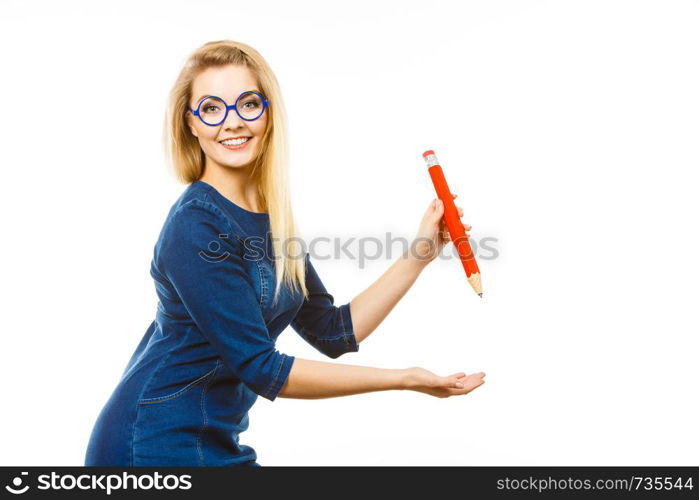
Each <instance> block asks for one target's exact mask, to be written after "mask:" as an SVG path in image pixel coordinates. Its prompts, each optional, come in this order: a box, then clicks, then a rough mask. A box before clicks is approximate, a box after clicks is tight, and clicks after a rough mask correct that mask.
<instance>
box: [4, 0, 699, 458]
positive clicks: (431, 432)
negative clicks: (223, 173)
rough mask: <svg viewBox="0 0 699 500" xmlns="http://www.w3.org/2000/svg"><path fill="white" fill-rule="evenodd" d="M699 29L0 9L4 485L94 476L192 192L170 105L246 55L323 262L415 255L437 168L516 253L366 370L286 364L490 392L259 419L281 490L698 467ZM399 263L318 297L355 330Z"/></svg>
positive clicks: (299, 347)
mask: <svg viewBox="0 0 699 500" xmlns="http://www.w3.org/2000/svg"><path fill="white" fill-rule="evenodd" d="M698 25H699V4H698V3H697V2H696V1H639V0H633V1H631V0H629V1H618V0H617V1H610V0H604V1H590V0H585V1H520V0H511V1H477V2H476V1H470V2H458V1H451V2H447V1H430V2H425V1H422V0H420V1H405V0H402V1H400V2H398V1H395V2H381V1H375V0H374V1H357V0H353V1H352V2H346V3H344V5H340V4H338V3H337V2H309V1H293V2H283V1H279V2H271V1H266V2H265V1H256V2H237V1H225V2H223V1H220V2H214V1H196V2H184V1H173V0H168V1H167V2H165V1H161V2H142V1H139V2H124V1H120V2H109V3H107V2H88V1H85V2H66V1H62V2H48V1H47V2H28V1H24V2H20V1H7V0H5V1H3V2H2V3H1V4H0V47H1V49H0V50H1V51H2V58H1V63H2V78H1V80H0V86H1V87H0V91H1V95H2V118H1V119H0V127H1V130H0V132H1V133H0V136H1V137H2V166H3V168H2V196H1V197H0V208H1V212H0V213H2V233H3V235H2V239H3V242H2V247H1V250H0V252H2V258H1V259H0V266H2V268H1V269H0V271H1V273H2V274H1V276H2V278H0V280H1V281H0V282H1V283H2V284H1V287H2V289H1V293H2V297H1V299H2V327H1V328H2V341H3V344H2V345H3V347H2V350H1V351H0V380H1V381H2V382H1V383H2V398H3V412H2V426H1V431H0V432H2V436H1V442H2V446H1V447H0V462H1V463H2V465H15V464H17V465H19V464H25V465H82V463H83V462H82V461H83V457H84V452H85V447H86V444H87V440H88V437H89V433H90V431H91V428H92V425H93V423H94V420H95V419H96V417H97V414H98V412H99V410H100V409H101V407H102V405H103V404H104V403H105V401H106V399H107V398H108V396H109V394H110V393H111V391H112V389H113V387H114V386H115V385H116V383H117V382H118V378H119V376H120V374H121V372H122V370H123V368H124V366H125V363H126V362H127V361H128V359H129V357H130V355H131V353H132V352H133V349H134V348H135V347H136V345H137V343H138V341H139V340H140V339H141V336H142V335H143V333H144V332H145V330H146V328H147V326H148V325H149V324H150V322H151V321H152V319H153V318H154V315H155V311H156V304H157V298H156V294H155V288H154V285H153V281H152V278H151V277H150V275H149V266H150V260H151V257H152V251H153V246H154V244H155V241H156V239H157V235H158V233H159V231H160V228H161V227H162V224H163V222H164V217H165V215H166V213H167V211H168V209H169V208H170V206H171V204H172V203H173V202H174V201H175V199H176V198H177V196H179V194H180V193H181V192H182V190H183V189H184V188H185V186H184V185H180V184H178V183H177V182H176V181H175V180H174V177H173V176H172V175H170V173H169V172H168V170H167V169H166V166H165V161H164V155H163V152H162V140H161V130H162V123H163V117H164V112H165V103H166V94H167V92H168V91H169V89H170V87H171V85H172V83H173V81H174V79H175V76H176V75H177V73H178V71H179V69H180V66H181V64H182V63H183V62H184V59H185V58H186V56H187V55H188V54H189V53H190V52H191V51H193V50H194V49H195V48H197V47H199V46H200V45H201V44H203V43H205V42H207V41H210V40H218V39H224V38H230V39H234V40H240V41H243V42H245V43H248V44H250V45H252V46H253V47H255V48H257V49H258V50H259V51H260V52H261V53H262V54H263V56H264V57H265V58H266V59H267V61H268V62H269V64H270V65H271V66H272V68H273V69H274V71H275V73H276V75H277V77H278V79H279V81H280V84H281V87H282V91H283V93H284V98H285V99H286V104H287V108H288V112H289V120H290V129H291V151H292V153H291V156H292V195H293V199H294V206H295V213H296V216H297V219H298V221H299V224H300V226H301V229H302V231H303V235H304V237H305V238H306V239H309V238H313V237H316V236H328V237H338V238H343V239H344V238H349V237H361V236H376V237H382V236H383V235H384V234H385V232H386V231H391V233H392V234H394V235H395V236H403V237H406V238H408V237H411V236H412V235H413V234H414V233H415V231H416V229H417V226H418V224H419V221H420V219H421V217H422V214H423V212H424V210H425V209H426V207H427V205H428V204H429V203H430V201H431V200H432V198H433V197H434V189H433V187H432V184H431V182H430V180H429V176H428V175H427V172H426V169H425V165H424V162H423V160H422V157H421V154H422V152H423V151H424V150H426V149H434V150H435V152H436V153H437V156H438V158H439V160H440V162H441V164H442V166H443V168H444V171H445V174H446V176H447V180H448V181H449V184H450V188H451V190H452V192H454V193H457V194H459V198H457V205H459V206H461V207H463V209H464V211H465V215H464V217H463V220H464V222H466V223H468V224H471V225H472V226H473V231H472V236H473V238H474V239H475V240H476V241H479V240H480V239H482V238H486V237H491V238H497V243H496V244H495V245H494V246H496V248H497V251H498V256H497V258H496V259H490V260H487V259H481V260H480V261H479V264H480V268H481V271H482V275H483V283H484V298H483V299H479V298H478V297H477V296H476V295H475V294H474V293H473V291H472V290H471V289H470V287H469V286H468V284H467V282H466V278H465V275H464V273H463V270H462V268H461V266H460V264H459V263H458V261H456V260H441V261H435V262H434V263H433V264H430V266H429V267H428V268H427V269H425V271H424V272H423V274H422V275H421V276H420V278H419V279H418V281H417V282H416V284H415V285H414V286H413V288H412V289H411V290H410V291H409V292H408V293H407V295H406V296H405V297H404V299H403V300H402V301H401V302H400V303H399V304H398V305H397V306H396V307H395V309H394V310H393V311H392V313H391V314H390V315H389V316H388V317H387V318H386V320H385V321H384V322H383V323H382V324H381V325H380V326H379V327H378V329H377V330H376V331H375V332H374V333H373V334H372V335H371V336H370V337H369V338H368V339H367V340H366V341H365V342H363V343H362V344H361V346H360V352H359V353H357V354H348V355H345V356H343V357H341V358H339V359H338V360H336V361H332V360H328V359H327V358H324V357H323V356H322V355H321V354H320V353H318V352H317V351H315V350H314V349H313V348H312V347H310V346H309V345H307V344H305V343H304V342H303V340H302V339H301V338H300V337H299V336H298V335H297V334H296V333H295V332H294V331H293V330H292V329H291V328H288V329H287V330H286V331H285V332H284V333H283V334H282V335H281V337H280V339H279V341H278V342H277V346H278V348H279V349H280V350H281V351H282V352H286V353H289V354H293V355H295V356H298V357H304V358H312V359H318V360H327V361H331V362H342V363H347V364H357V365H367V366H380V367H393V368H404V367H408V366H413V365H418V366H423V367H425V368H427V369H430V370H432V371H434V372H436V373H439V374H444V375H446V374H449V373H453V372H456V371H462V370H463V371H466V372H473V371H480V370H483V371H485V372H486V374H487V376H486V379H487V382H486V384H485V385H484V386H482V387H481V388H479V389H477V390H476V391H475V392H473V393H472V394H470V395H467V396H463V397H452V398H448V399H437V398H431V397H429V396H427V395H424V394H420V393H414V392H400V391H394V392H376V393H370V394H364V395H359V396H352V397H345V398H333V399H325V400H317V401H305V400H291V399H284V398H279V399H277V401H275V402H269V401H267V400H265V399H263V398H259V399H258V402H257V403H256V405H255V406H254V407H253V409H252V410H251V414H250V418H251V424H250V428H249V430H248V431H247V432H245V433H244V434H242V435H241V443H244V444H249V445H252V446H253V447H254V448H255V450H256V451H257V453H258V460H259V462H260V463H261V464H262V465H318V464H323V465H325V464H327V465H339V464H344V465H697V464H699V460H697V449H698V448H699V439H698V436H697V427H696V422H697V421H699V415H698V413H699V412H698V406H697V382H699V380H698V378H699V377H698V368H697V364H696V355H697V348H698V346H699V342H698V341H697V334H698V333H699V329H698V328H697V325H698V320H697V284H698V283H699V272H698V271H699V269H698V267H699V266H698V264H697V252H698V251H699V238H698V237H697V227H696V215H697V213H698V212H699V211H698V209H699V201H697V195H696V188H697V176H696V171H697V167H699V164H698V160H699V148H697V137H698V135H697V134H698V133H699V121H698V119H697V117H698V116H699V99H698V97H697V96H698V93H697V89H698V88H699V71H698V66H697V56H698V55H699V30H697V26H698ZM448 248H449V247H448ZM396 258H397V254H396V252H394V254H393V256H392V258H391V259H388V258H385V256H384V257H383V258H381V259H378V260H374V261H371V262H368V263H366V265H365V266H364V267H363V268H360V267H359V262H358V261H357V260H352V259H350V258H348V257H343V258H341V259H333V260H326V261H316V269H317V270H318V272H319V274H320V276H321V278H322V279H323V282H324V284H325V285H326V287H327V288H328V290H329V291H330V292H331V293H332V294H333V295H334V297H335V301H336V304H342V303H346V302H349V301H350V300H351V299H352V298H353V297H354V296H355V295H357V294H359V293H360V292H361V291H362V290H364V289H365V288H366V287H367V286H369V285H370V284H371V283H372V282H373V281H374V280H376V279H377V278H378V277H379V276H380V275H381V274H382V273H383V272H384V271H385V270H386V269H387V268H388V267H389V265H390V264H391V263H392V262H393V261H395V259H396Z"/></svg>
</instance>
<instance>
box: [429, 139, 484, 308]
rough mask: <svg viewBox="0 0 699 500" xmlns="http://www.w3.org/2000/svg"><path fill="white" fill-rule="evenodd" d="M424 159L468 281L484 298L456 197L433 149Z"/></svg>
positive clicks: (478, 273)
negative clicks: (457, 207) (442, 204)
mask: <svg viewBox="0 0 699 500" xmlns="http://www.w3.org/2000/svg"><path fill="white" fill-rule="evenodd" d="M422 157H423V158H424V159H425V162H426V163H427V171H428V172H429V174H430V178H431V179H432V184H434V189H435V191H437V196H438V197H439V199H440V200H442V203H444V221H445V222H446V224H447V229H448V230H449V236H450V237H451V241H452V242H453V243H454V246H455V247H456V251H457V252H459V257H460V259H461V264H462V265H463V266H464V271H466V279H467V280H468V282H469V284H470V285H471V287H472V288H473V290H474V291H475V292H476V293H477V294H478V295H479V296H480V297H483V288H482V286H481V272H480V270H479V269H478V264H477V263H476V257H475V255H473V251H472V250H471V244H470V243H469V242H468V238H467V237H466V229H465V227H464V225H463V223H462V222H461V219H460V217H459V212H458V210H457V209H456V205H455V204H454V197H453V196H452V194H451V191H449V186H448V185H447V180H446V178H445V177H444V172H443V171H442V167H441V166H440V165H439V162H438V161H437V156H436V155H435V154H434V151H432V150H431V149H430V150H428V151H425V152H424V153H422Z"/></svg>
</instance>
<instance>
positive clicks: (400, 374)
mask: <svg viewBox="0 0 699 500" xmlns="http://www.w3.org/2000/svg"><path fill="white" fill-rule="evenodd" d="M396 372H397V384H396V389H398V390H401V391H404V390H408V389H410V388H411V387H413V380H412V373H411V369H410V368H402V369H397V370H396Z"/></svg>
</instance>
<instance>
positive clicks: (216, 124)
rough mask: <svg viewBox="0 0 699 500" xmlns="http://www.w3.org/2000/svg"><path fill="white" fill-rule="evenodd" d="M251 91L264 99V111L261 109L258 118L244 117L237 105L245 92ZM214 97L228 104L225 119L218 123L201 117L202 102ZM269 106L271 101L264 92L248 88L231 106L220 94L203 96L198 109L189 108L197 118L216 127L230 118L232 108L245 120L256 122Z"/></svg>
mask: <svg viewBox="0 0 699 500" xmlns="http://www.w3.org/2000/svg"><path fill="white" fill-rule="evenodd" d="M250 93H252V94H257V95H258V96H259V97H260V100H261V101H262V111H260V114H259V115H258V116H257V117H256V118H243V117H242V116H240V113H239V112H238V106H237V105H238V101H239V100H240V98H241V97H243V95H245V94H250ZM212 97H215V98H216V99H218V100H220V101H221V102H222V103H223V104H224V105H225V106H226V112H225V113H224V115H223V119H222V120H221V121H220V122H218V123H206V122H205V121H204V119H203V118H202V117H201V115H200V114H199V111H200V110H199V108H201V105H202V103H203V102H204V101H206V100H207V99H210V98H212ZM268 107H269V101H268V100H267V99H265V98H264V96H263V95H262V94H260V93H259V92H256V91H254V90H246V91H245V92H243V93H241V94H240V95H239V96H238V98H237V99H236V100H235V103H234V104H231V105H230V106H229V105H228V103H227V102H226V101H224V100H223V98H221V97H218V96H215V95H207V96H205V97H202V98H201V100H200V101H199V104H197V109H196V110H194V109H192V108H189V111H190V112H191V113H192V114H193V115H194V116H196V117H197V118H199V120H201V122H202V123H203V124H204V125H208V126H209V127H216V126H218V125H221V124H222V123H223V122H225V121H226V118H228V111H230V110H231V109H233V110H235V113H236V114H237V115H238V116H239V117H240V119H241V120H245V121H246V122H254V121H255V120H258V119H259V118H260V116H262V115H263V114H264V112H265V110H266V109H267V108H268Z"/></svg>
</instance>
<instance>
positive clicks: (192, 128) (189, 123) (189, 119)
mask: <svg viewBox="0 0 699 500" xmlns="http://www.w3.org/2000/svg"><path fill="white" fill-rule="evenodd" d="M192 118H193V117H192V114H191V113H187V125H189V130H191V132H192V135H193V136H194V137H199V136H198V135H197V129H196V127H195V126H194V123H193V120H192Z"/></svg>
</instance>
